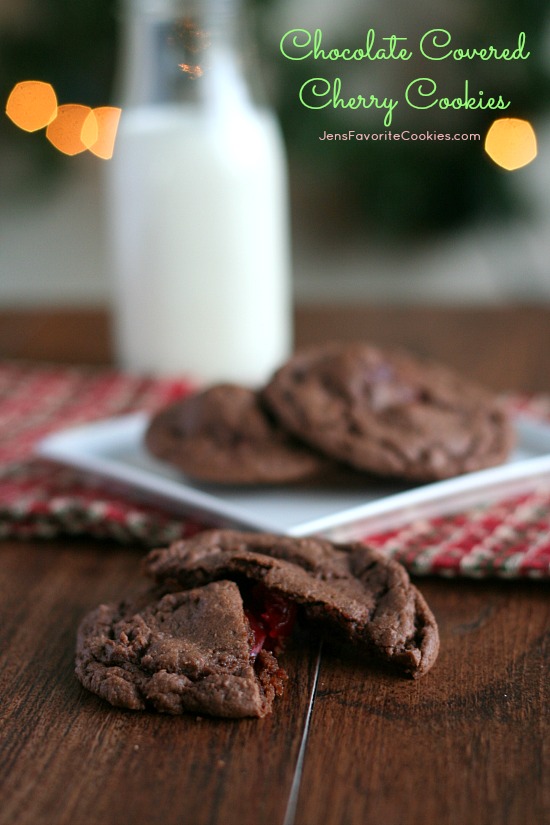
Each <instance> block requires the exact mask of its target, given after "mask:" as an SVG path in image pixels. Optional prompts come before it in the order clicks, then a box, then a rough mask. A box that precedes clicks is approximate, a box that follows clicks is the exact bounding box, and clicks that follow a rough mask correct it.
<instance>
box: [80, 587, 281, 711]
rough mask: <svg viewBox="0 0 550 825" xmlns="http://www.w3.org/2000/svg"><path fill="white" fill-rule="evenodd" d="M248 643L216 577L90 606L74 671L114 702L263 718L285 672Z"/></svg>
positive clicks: (246, 627)
mask: <svg viewBox="0 0 550 825" xmlns="http://www.w3.org/2000/svg"><path fill="white" fill-rule="evenodd" d="M254 645H255V638H254V634H253V633H252V631H251V627H250V623H249V621H248V619H247V618H246V616H245V613H244V608H243V602H242V598H241V595H240V593H239V589H238V587H237V585H236V584H234V583H233V582H230V581H220V582H214V583H212V584H207V585H206V586H204V587H200V588H197V589H194V590H187V591H186V592H176V593H169V594H167V595H165V596H163V597H162V598H160V599H158V598H156V597H154V596H153V595H152V594H150V595H149V597H147V596H145V597H144V598H143V599H142V600H141V603H139V604H125V603H122V604H118V605H116V604H109V605H101V606H100V607H98V608H97V609H96V610H94V611H92V612H91V613H90V614H89V615H88V616H86V618H85V619H84V620H83V622H82V624H81V626H80V629H79V632H78V643H77V655H76V675H77V677H78V678H79V680H80V681H81V682H82V684H83V685H84V687H85V688H87V689H88V690H90V691H92V692H93V693H96V694H97V695H98V696H101V697H102V698H103V699H105V700H107V702H110V703H111V704H112V705H115V706H116V707H122V708H129V709H131V710H143V709H145V708H154V709H156V710H159V711H163V712H165V713H176V714H177V713H183V712H184V711H191V712H193V713H205V714H211V715H214V716H228V717H244V716H264V715H265V714H266V713H268V712H269V711H270V709H271V705H272V702H273V698H274V696H275V694H279V693H281V692H282V686H283V683H284V680H285V678H286V677H285V674H284V672H283V671H282V670H280V669H279V667H278V665H277V662H276V660H275V658H274V656H273V655H272V654H271V653H269V652H268V651H267V650H261V651H259V652H258V655H257V657H255V656H254V655H253V649H254ZM254 658H255V661H254Z"/></svg>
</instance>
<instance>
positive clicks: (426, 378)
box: [262, 343, 513, 481]
mask: <svg viewBox="0 0 550 825" xmlns="http://www.w3.org/2000/svg"><path fill="white" fill-rule="evenodd" d="M262 397H263V400H264V402H265V403H266V405H267V406H268V407H269V408H270V409H271V411H272V412H273V414H274V415H275V417H276V418H277V419H278V420H279V421H280V423H281V425H282V426H284V427H285V428H286V429H287V430H288V431H289V432H291V433H293V434H294V435H295V436H297V437H298V438H300V439H302V440H303V441H305V442H306V443H308V444H310V445H311V446H312V447H315V448H316V449H318V450H320V451H322V452H324V453H325V454H327V455H329V456H331V457H332V458H335V459H338V460H340V461H343V462H345V463H347V464H349V465H351V466H352V467H355V468H356V469H359V470H363V471H368V472H370V473H376V474H379V475H384V476H394V477H399V478H405V479H411V480H415V481H432V480H438V479H444V478H448V477H451V476H455V475H458V474H460V473H466V472H471V471H473V470H479V469H482V468H484V467H489V466H492V465H495V464H499V463H501V462H502V461H504V459H505V458H506V456H507V455H508V453H509V451H510V448H511V446H512V444H513V431H512V427H511V424H510V422H509V420H508V418H507V416H506V413H505V411H504V410H503V408H502V407H501V405H500V404H499V402H498V401H497V399H495V398H494V397H493V396H492V395H491V394H490V393H489V392H487V391H485V390H484V389H482V388H481V387H478V386H477V385H476V384H474V383H472V382H470V381H467V380H465V379H463V378H462V377H460V376H459V375H457V374H455V373H454V372H453V371H452V370H450V369H447V368H445V367H442V366H440V365H438V364H435V363H433V362H431V361H425V360H422V359H420V358H415V357H413V356H412V355H409V354H406V353H403V352H393V351H386V350H383V349H380V348H378V347H375V346H371V345H369V344H364V343H352V344H326V345H324V346H319V347H315V348H311V349H306V350H303V351H302V352H298V353H297V354H296V355H294V356H293V357H292V358H290V360H289V361H288V362H287V363H286V364H284V366H282V367H281V368H280V369H279V370H278V371H277V372H276V373H275V375H274V376H273V378H272V380H271V381H270V383H269V384H268V385H267V387H266V388H265V389H264V392H263V396H262Z"/></svg>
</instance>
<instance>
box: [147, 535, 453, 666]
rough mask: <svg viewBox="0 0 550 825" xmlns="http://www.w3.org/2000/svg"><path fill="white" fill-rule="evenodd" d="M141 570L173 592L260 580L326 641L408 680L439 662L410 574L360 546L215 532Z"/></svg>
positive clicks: (161, 553) (158, 553) (179, 545)
mask: <svg viewBox="0 0 550 825" xmlns="http://www.w3.org/2000/svg"><path fill="white" fill-rule="evenodd" d="M145 570H146V572H147V573H148V574H149V575H150V576H152V577H153V578H154V579H155V581H156V582H157V583H158V584H160V585H162V586H165V587H169V588H170V589H180V588H188V587H198V586H201V585H204V584H206V583H208V582H211V581H216V580H233V581H237V582H240V583H243V582H246V583H249V584H250V583H255V584H257V583H259V584H261V586H262V587H263V588H265V589H267V591H268V592H269V593H272V594H274V595H275V596H276V597H280V598H283V599H284V600H285V601H286V602H289V603H291V604H293V605H296V606H297V609H298V610H299V612H300V613H301V614H302V615H303V617H304V619H305V621H306V622H307V623H310V624H313V625H315V626H317V627H319V628H320V629H321V630H322V632H323V633H324V634H325V635H327V636H328V637H329V638H331V639H334V640H336V641H347V642H350V643H353V644H354V646H356V647H358V648H359V649H361V650H363V652H365V653H366V654H367V655H375V656H378V657H379V658H381V659H383V660H384V661H386V662H388V663H389V664H391V665H393V666H395V667H396V668H397V669H398V670H400V671H402V672H403V673H404V674H406V675H409V676H413V677H417V676H421V675H423V674H424V673H426V672H427V671H428V670H429V668H430V667H431V666H432V664H433V663H434V661H435V659H436V657H437V653H438V649H439V635H438V630H437V625H436V622H435V619H434V617H433V615H432V613H431V611H430V609H429V608H428V606H427V604H426V602H425V601H424V599H423V597H422V596H421V594H420V593H419V592H418V590H417V589H416V588H415V587H414V586H413V585H412V584H411V582H410V580H409V577H408V574H407V572H406V571H405V569H404V568H403V567H402V566H401V565H400V564H398V563H397V562H394V561H392V560H390V559H387V558H386V557H384V556H383V555H382V554H381V553H380V552H378V551H376V550H374V549H372V548H369V547H366V546H365V545H362V544H347V545H336V544H333V543H331V542H329V541H325V540H322V539H317V538H306V539H292V538H286V537H279V536H273V535H268V534H259V533H241V532H237V531H232V530H213V531H206V532H204V533H200V534H198V535H196V536H194V537H193V538H191V539H187V540H184V541H179V542H176V543H174V544H173V545H172V546H171V547H169V548H167V549H162V550H153V551H152V552H151V553H150V554H149V555H148V556H147V558H146V560H145Z"/></svg>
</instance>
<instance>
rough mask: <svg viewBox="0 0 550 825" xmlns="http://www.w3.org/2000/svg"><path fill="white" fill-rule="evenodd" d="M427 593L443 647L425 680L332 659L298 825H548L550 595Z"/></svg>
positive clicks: (324, 676)
mask: <svg viewBox="0 0 550 825" xmlns="http://www.w3.org/2000/svg"><path fill="white" fill-rule="evenodd" d="M422 589H423V591H424V593H425V595H426V597H427V598H428V600H429V602H430V604H431V605H432V607H433V609H434V611H435V614H436V617H437V619H438V622H439V625H440V631H441V640H442V650H441V654H440V657H439V660H438V662H437V663H436V665H435V667H434V669H433V670H432V671H431V672H430V673H429V674H427V676H426V677H425V678H424V679H421V680H419V681H418V682H406V681H403V680H400V679H397V678H394V677H393V676H392V675H390V674H387V673H384V672H382V671H381V670H379V669H375V668H368V667H366V666H361V665H359V664H358V663H357V662H354V661H352V660H351V659H343V658H338V656H337V655H336V654H334V653H333V655H330V654H328V653H327V654H326V655H325V656H324V657H323V661H322V664H321V671H320V675H319V684H318V689H317V693H316V697H315V703H314V707H313V713H312V718H311V724H310V733H309V741H308V750H307V753H306V757H305V762H304V770H303V775H302V786H301V791H300V797H299V802H298V809H297V816H296V820H295V825H317V823H319V822H323V824H324V825H345V824H346V823H369V825H371V823H372V825H418V823H423V825H465V824H466V823H473V822H475V823H476V825H528V823H543V822H547V821H548V816H549V814H550V805H549V803H550V800H549V798H548V784H547V783H545V777H546V774H545V770H548V767H550V766H548V765H547V766H546V768H545V767H544V765H543V763H542V761H541V754H543V753H544V751H545V748H546V742H547V741H548V736H549V734H550V730H549V725H548V718H547V708H548V699H549V697H548V676H549V673H548V664H549V660H548V652H549V650H548V648H549V641H550V635H549V628H550V600H549V599H548V589H547V587H546V586H544V585H536V584H533V583H526V584H523V583H519V584H518V583H514V584H509V583H498V582H497V583H487V584H484V583H468V582H454V583H447V582H434V581H430V582H426V583H425V584H424V585H423V586H422Z"/></svg>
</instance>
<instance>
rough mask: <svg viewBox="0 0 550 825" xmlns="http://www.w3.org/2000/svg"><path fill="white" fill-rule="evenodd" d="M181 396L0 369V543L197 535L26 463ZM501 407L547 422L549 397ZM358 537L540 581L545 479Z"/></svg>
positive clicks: (34, 370)
mask: <svg viewBox="0 0 550 825" xmlns="http://www.w3.org/2000/svg"><path fill="white" fill-rule="evenodd" d="M190 389H191V387H190V385H189V384H188V383H187V382H185V381H173V380H158V379H152V378H143V377H136V376H131V375H126V374H122V373H118V372H115V371H113V370H105V369H104V370H97V369H85V368H81V367H78V368H71V367H58V366H36V365H32V364H23V363H4V364H0V537H5V538H8V537H9V538H37V537H43V538H48V537H53V536H59V535H63V534H72V535H90V536H95V537H97V538H110V539H116V540H119V541H125V542H134V543H139V544H142V545H144V546H151V545H159V544H164V543H166V542H169V541H172V540H174V539H176V538H180V537H184V536H186V535H190V534H192V533H194V532H196V531H197V530H198V529H200V528H201V525H198V524H197V523H195V522H193V521H191V520H190V519H176V518H174V516H173V515H170V514H169V513H167V512H165V511H163V510H162V509H159V508H158V507H156V506H152V505H145V504H136V503H133V502H131V501H128V500H127V499H125V498H124V497H123V496H122V495H117V494H114V493H113V492H112V491H110V490H107V489H106V488H101V487H98V486H97V483H95V482H93V480H92V479H91V478H90V477H88V476H87V475H86V474H84V473H81V472H78V471H75V470H72V469H69V468H64V467H57V466H53V465H51V464H49V463H48V462H45V461H43V460H39V459H36V458H33V457H32V452H33V447H34V445H35V443H36V442H37V440H38V439H40V438H42V437H43V436H45V435H47V434H48V433H50V432H53V431H55V430H59V429H62V428H65V427H70V426H75V425H77V424H83V423H86V422H88V421H93V420H97V419H101V418H109V417H111V416H114V415H122V414H126V413H130V412H134V411H137V410H146V411H153V410H155V409H158V408H159V407H161V406H163V405H164V404H166V403H168V402H169V401H171V400H173V399H175V398H177V397H179V396H181V395H183V394H185V393H186V392H189V391H190ZM509 403H510V405H511V406H512V407H513V408H514V409H516V410H517V409H519V410H521V411H522V412H527V413H530V414H533V415H534V416H536V417H538V418H543V419H546V420H548V421H550V397H549V396H537V397H535V398H532V399H526V398H517V397H510V398H509ZM367 538H368V541H369V543H370V544H374V545H376V546H377V547H380V548H381V549H382V550H384V551H385V552H387V553H388V554H390V555H392V556H393V557H395V558H397V559H398V560H399V561H401V562H402V563H403V564H404V565H405V567H407V568H408V569H409V570H410V571H411V572H412V573H415V574H424V575H425V574H437V575H445V576H454V575H462V576H471V577H488V576H500V577H505V578H528V577H530V578H538V579H543V578H550V479H549V486H548V488H547V489H546V490H544V489H540V490H538V491H536V492H533V493H531V494H529V495H524V496H521V497H516V498H514V499H509V500H506V501H501V502H498V503H497V504H492V505H490V506H483V504H480V506H479V507H476V508H475V509H471V510H468V511H467V512H463V513H458V514H456V515H454V516H449V517H444V518H436V519H430V520H424V521H417V522H414V523H411V524H409V525H407V526H406V527H402V528H399V529H398V530H392V531H387V532H385V533H383V534H378V535H374V536H373V535H370V536H368V537H367V536H365V539H367Z"/></svg>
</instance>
